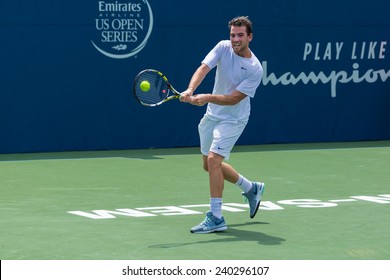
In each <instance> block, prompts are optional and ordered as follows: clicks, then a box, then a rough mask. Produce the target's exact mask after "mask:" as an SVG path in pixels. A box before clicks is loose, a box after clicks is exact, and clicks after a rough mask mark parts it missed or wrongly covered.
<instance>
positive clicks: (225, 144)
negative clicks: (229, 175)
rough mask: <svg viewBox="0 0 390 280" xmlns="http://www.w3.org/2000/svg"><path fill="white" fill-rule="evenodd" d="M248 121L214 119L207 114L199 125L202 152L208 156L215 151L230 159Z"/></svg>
mask: <svg viewBox="0 0 390 280" xmlns="http://www.w3.org/2000/svg"><path fill="white" fill-rule="evenodd" d="M247 123H248V122H247V121H214V120H211V119H210V118H208V117H207V116H206V115H205V116H204V117H203V118H202V119H201V120H200V123H199V125H198V130H199V138H200V151H201V153H202V154H203V155H205V156H208V154H209V152H213V153H216V154H218V155H221V156H223V157H224V158H225V160H228V159H229V156H230V152H231V151H232V149H233V147H234V145H235V144H236V142H237V140H238V138H239V137H240V136H241V134H242V132H243V131H244V129H245V126H246V124H247Z"/></svg>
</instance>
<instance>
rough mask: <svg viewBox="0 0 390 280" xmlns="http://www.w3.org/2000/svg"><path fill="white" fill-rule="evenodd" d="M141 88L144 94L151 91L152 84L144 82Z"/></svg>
mask: <svg viewBox="0 0 390 280" xmlns="http://www.w3.org/2000/svg"><path fill="white" fill-rule="evenodd" d="M139 87H140V88H141V90H142V91H143V92H147V91H149V90H150V84H149V82H148V81H142V82H141V84H140V85H139Z"/></svg>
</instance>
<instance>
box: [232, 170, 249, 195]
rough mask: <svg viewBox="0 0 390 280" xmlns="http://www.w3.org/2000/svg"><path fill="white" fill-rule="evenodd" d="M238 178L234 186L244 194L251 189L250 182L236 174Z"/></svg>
mask: <svg viewBox="0 0 390 280" xmlns="http://www.w3.org/2000/svg"><path fill="white" fill-rule="evenodd" d="M238 175H239V178H238V181H237V182H236V186H238V187H239V188H240V189H242V191H243V192H244V193H247V192H249V191H250V189H251V188H252V182H251V181H249V180H248V179H247V178H245V177H243V176H242V175H241V174H238Z"/></svg>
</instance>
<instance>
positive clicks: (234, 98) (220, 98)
mask: <svg viewBox="0 0 390 280" xmlns="http://www.w3.org/2000/svg"><path fill="white" fill-rule="evenodd" d="M206 100H207V103H214V104H217V105H223V106H233V105H236V104H237V103H239V102H240V101H241V100H242V98H241V96H239V95H220V94H208V95H207V97H206Z"/></svg>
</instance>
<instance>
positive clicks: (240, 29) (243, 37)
mask: <svg viewBox="0 0 390 280" xmlns="http://www.w3.org/2000/svg"><path fill="white" fill-rule="evenodd" d="M250 41H252V34H249V35H248V34H247V33H246V26H231V27H230V42H231V43H232V47H233V50H234V52H235V53H236V54H237V55H239V56H242V57H248V55H249V57H250V51H249V42H250Z"/></svg>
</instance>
